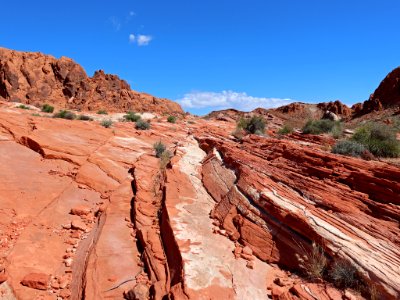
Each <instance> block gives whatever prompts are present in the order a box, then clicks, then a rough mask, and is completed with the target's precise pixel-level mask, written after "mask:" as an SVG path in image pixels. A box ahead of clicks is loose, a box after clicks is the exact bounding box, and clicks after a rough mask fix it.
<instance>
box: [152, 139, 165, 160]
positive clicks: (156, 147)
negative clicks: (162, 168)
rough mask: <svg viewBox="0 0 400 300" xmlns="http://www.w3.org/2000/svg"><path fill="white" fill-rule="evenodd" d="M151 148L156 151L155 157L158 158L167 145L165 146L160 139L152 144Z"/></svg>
mask: <svg viewBox="0 0 400 300" xmlns="http://www.w3.org/2000/svg"><path fill="white" fill-rule="evenodd" d="M153 149H154V150H155V152H156V157H158V158H160V157H161V154H162V153H163V152H164V151H165V150H166V149H167V147H165V145H164V144H163V143H162V142H161V141H158V142H156V143H155V144H154V145H153Z"/></svg>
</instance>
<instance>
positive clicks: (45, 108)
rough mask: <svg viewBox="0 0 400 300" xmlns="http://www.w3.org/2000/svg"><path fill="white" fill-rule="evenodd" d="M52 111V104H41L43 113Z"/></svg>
mask: <svg viewBox="0 0 400 300" xmlns="http://www.w3.org/2000/svg"><path fill="white" fill-rule="evenodd" d="M53 111H54V106H51V105H50V104H47V103H46V104H43V106H42V112H45V113H52V112H53Z"/></svg>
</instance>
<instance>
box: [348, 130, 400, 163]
mask: <svg viewBox="0 0 400 300" xmlns="http://www.w3.org/2000/svg"><path fill="white" fill-rule="evenodd" d="M351 139H352V140H353V141H356V142H358V143H360V144H363V145H364V146H365V147H366V148H367V149H368V150H369V151H370V152H371V153H372V154H373V155H375V156H378V157H399V156H400V141H398V140H397V138H396V130H395V129H393V128H391V127H389V126H387V125H383V124H378V123H369V124H367V125H364V126H362V127H360V128H358V129H357V130H356V132H355V133H354V135H353V136H352V138H351Z"/></svg>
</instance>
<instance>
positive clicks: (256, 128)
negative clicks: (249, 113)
mask: <svg viewBox="0 0 400 300" xmlns="http://www.w3.org/2000/svg"><path fill="white" fill-rule="evenodd" d="M237 128H238V129H244V130H246V131H247V132H248V133H253V134H263V133H264V131H265V119H264V118H263V117H261V116H253V117H251V118H250V119H245V118H240V120H239V122H238V124H237Z"/></svg>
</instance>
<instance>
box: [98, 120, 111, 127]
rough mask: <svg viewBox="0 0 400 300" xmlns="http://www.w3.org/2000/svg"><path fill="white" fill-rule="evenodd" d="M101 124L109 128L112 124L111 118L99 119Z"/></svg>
mask: <svg viewBox="0 0 400 300" xmlns="http://www.w3.org/2000/svg"><path fill="white" fill-rule="evenodd" d="M100 124H101V126H103V127H105V128H110V127H111V125H112V124H113V122H112V121H111V120H103V121H101V123H100Z"/></svg>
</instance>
